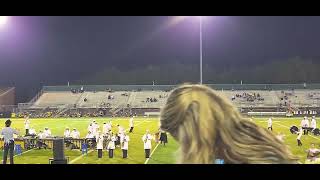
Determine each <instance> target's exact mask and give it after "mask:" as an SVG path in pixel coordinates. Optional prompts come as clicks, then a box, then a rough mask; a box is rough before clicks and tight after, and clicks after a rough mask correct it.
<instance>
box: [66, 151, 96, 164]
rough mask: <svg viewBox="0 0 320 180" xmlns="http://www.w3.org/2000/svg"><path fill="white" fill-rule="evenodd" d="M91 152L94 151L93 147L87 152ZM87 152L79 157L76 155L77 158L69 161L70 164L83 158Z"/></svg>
mask: <svg viewBox="0 0 320 180" xmlns="http://www.w3.org/2000/svg"><path fill="white" fill-rule="evenodd" d="M91 152H93V150H92V149H91V150H89V151H88V153H87V154H89V153H91ZM87 154H81V155H80V156H78V157H76V158H75V159H73V160H72V161H70V162H69V164H73V163H74V162H76V161H78V160H80V159H82V158H83V157H84V156H85V155H87Z"/></svg>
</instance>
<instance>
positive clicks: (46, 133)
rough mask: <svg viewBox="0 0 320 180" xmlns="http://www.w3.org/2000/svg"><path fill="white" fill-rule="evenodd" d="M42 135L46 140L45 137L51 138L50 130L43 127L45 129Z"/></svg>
mask: <svg viewBox="0 0 320 180" xmlns="http://www.w3.org/2000/svg"><path fill="white" fill-rule="evenodd" d="M43 133H44V136H45V137H46V138H47V137H51V131H50V129H49V128H48V127H45V128H44V131H43Z"/></svg>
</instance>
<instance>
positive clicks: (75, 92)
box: [71, 86, 84, 94]
mask: <svg viewBox="0 0 320 180" xmlns="http://www.w3.org/2000/svg"><path fill="white" fill-rule="evenodd" d="M71 92H72V93H73V94H77V93H84V88H83V86H82V87H81V88H80V89H73V88H72V89H71Z"/></svg>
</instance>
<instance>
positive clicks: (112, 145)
mask: <svg viewBox="0 0 320 180" xmlns="http://www.w3.org/2000/svg"><path fill="white" fill-rule="evenodd" d="M116 139H117V137H116V135H114V134H111V138H110V141H109V144H108V151H109V158H113V150H114V149H115V148H116V147H115V141H116Z"/></svg>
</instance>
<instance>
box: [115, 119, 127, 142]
mask: <svg viewBox="0 0 320 180" xmlns="http://www.w3.org/2000/svg"><path fill="white" fill-rule="evenodd" d="M117 126H118V136H117V140H116V146H117V147H121V143H122V139H123V133H124V132H125V130H124V128H123V127H122V126H120V125H119V124H118V125H117Z"/></svg>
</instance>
